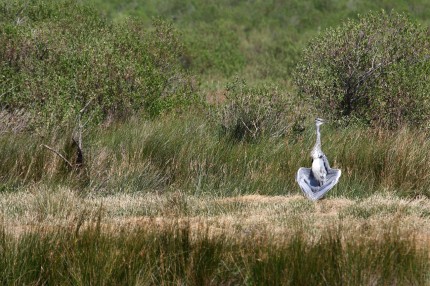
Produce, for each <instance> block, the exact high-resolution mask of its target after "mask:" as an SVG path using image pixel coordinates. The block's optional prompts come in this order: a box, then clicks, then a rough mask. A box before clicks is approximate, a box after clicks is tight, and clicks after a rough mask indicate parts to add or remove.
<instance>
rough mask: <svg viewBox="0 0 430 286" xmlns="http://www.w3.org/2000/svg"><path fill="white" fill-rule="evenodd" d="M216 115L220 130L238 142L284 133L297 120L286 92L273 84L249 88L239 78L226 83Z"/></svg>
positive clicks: (298, 118) (297, 117)
mask: <svg viewBox="0 0 430 286" xmlns="http://www.w3.org/2000/svg"><path fill="white" fill-rule="evenodd" d="M296 113H297V114H296ZM216 117H217V119H218V121H219V123H220V125H221V127H222V131H223V133H224V134H226V135H227V136H228V137H230V138H232V139H235V140H239V141H241V140H246V141H249V140H256V139H261V138H262V137H279V136H283V135H285V134H286V133H287V132H288V131H289V130H291V128H292V127H293V126H294V124H296V123H297V121H298V120H300V117H299V112H298V111H297V109H296V108H294V105H293V103H292V102H291V98H289V97H288V95H286V94H282V93H281V92H280V91H279V90H278V89H277V88H274V87H268V86H257V87H249V86H248V85H247V84H246V82H245V81H244V80H241V79H238V78H236V79H235V80H234V81H232V82H231V83H230V84H228V86H227V90H226V93H225V101H224V103H223V104H222V106H220V107H219V108H218V109H217V111H216Z"/></svg>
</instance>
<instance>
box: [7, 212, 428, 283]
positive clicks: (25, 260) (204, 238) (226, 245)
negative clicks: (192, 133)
mask: <svg viewBox="0 0 430 286" xmlns="http://www.w3.org/2000/svg"><path fill="white" fill-rule="evenodd" d="M154 226H156V227H155V228H154ZM195 227H196V226H194V228H195ZM0 234H1V235H0V254H1V255H0V257H1V258H0V282H1V284H2V285H24V284H25V285H29V284H32V285H46V284H48V285H51V284H55V285H60V284H61V285H112V284H114V285H119V284H121V285H171V284H174V285H178V284H186V285H224V284H228V285H232V284H235V285H238V284H240V285H244V284H246V285H375V284H376V285H393V284H395V285H424V284H425V283H427V282H428V281H426V278H428V277H426V276H425V274H426V273H427V271H428V269H429V268H428V267H429V262H428V253H427V252H426V251H422V250H420V249H419V248H418V247H417V244H416V242H415V240H414V239H413V237H411V236H408V235H405V234H402V233H400V232H398V231H397V230H396V227H395V226H394V227H392V228H390V229H388V230H387V231H386V232H385V233H384V234H383V237H382V238H380V239H375V238H372V237H365V236H363V235H360V234H359V233H354V234H353V236H354V238H353V239H352V237H347V238H345V233H344V232H343V231H342V228H341V227H340V226H334V227H333V229H327V231H326V232H324V233H323V234H322V235H321V236H320V237H310V236H309V235H307V234H306V233H305V232H303V230H300V229H297V230H296V232H295V233H293V234H292V235H291V236H290V237H286V238H285V239H280V240H279V239H278V240H275V239H273V238H272V237H271V236H270V235H269V234H266V235H263V236H257V237H253V236H249V237H243V238H240V239H237V238H236V239H235V238H232V237H229V236H228V235H226V234H218V235H211V234H210V232H209V229H208V228H207V227H205V226H204V225H203V224H199V225H198V226H197V230H194V231H193V227H192V226H191V224H190V223H189V222H187V221H185V222H176V223H172V224H168V225H159V226H157V224H156V223H155V222H154V223H152V224H149V225H147V226H136V227H135V228H134V229H131V230H130V229H119V230H106V229H103V227H102V219H101V216H98V217H95V220H94V221H93V222H90V223H89V225H86V226H81V224H80V223H79V222H77V223H76V224H75V225H72V226H70V227H69V228H57V229H33V230H29V231H28V232H26V233H24V234H22V235H20V236H18V237H17V236H12V235H9V234H8V233H6V231H5V229H4V228H3V229H2V230H1V232H0Z"/></svg>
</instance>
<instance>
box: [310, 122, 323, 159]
mask: <svg viewBox="0 0 430 286" xmlns="http://www.w3.org/2000/svg"><path fill="white" fill-rule="evenodd" d="M316 127H317V139H316V142H315V146H314V148H313V149H312V152H311V157H312V158H313V159H316V158H319V157H320V156H321V152H322V151H321V133H320V127H319V126H318V125H317V126H316Z"/></svg>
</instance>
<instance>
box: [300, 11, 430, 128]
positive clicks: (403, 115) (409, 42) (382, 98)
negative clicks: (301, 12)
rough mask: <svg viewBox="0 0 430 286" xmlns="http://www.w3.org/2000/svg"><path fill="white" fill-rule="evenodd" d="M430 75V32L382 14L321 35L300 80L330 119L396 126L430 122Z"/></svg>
mask: <svg viewBox="0 0 430 286" xmlns="http://www.w3.org/2000/svg"><path fill="white" fill-rule="evenodd" d="M429 71H430V41H429V37H428V34H427V33H426V30H425V29H423V28H422V27H420V26H419V25H417V24H415V23H414V22H412V21H410V20H409V19H408V18H407V17H406V16H405V15H403V14H398V13H395V12H392V13H385V12H384V11H382V12H379V13H369V14H367V15H365V16H362V17H360V18H359V20H357V21H351V20H350V21H347V22H346V23H344V24H343V25H342V26H339V27H337V28H334V29H328V30H327V31H325V32H324V33H322V34H321V35H319V36H318V37H316V38H315V39H314V40H313V41H312V42H311V43H310V44H309V47H308V48H307V49H306V50H305V52H304V56H303V58H302V60H301V62H300V63H299V65H298V67H297V71H296V74H295V80H296V83H297V85H298V87H299V92H300V94H301V95H302V96H303V97H306V98H310V99H313V100H314V104H315V106H316V108H317V109H318V110H319V111H320V112H321V113H322V114H324V116H326V117H331V118H333V119H350V118H358V119H359V120H360V121H363V122H365V123H371V124H372V125H378V126H385V127H390V128H395V127H399V126H401V125H402V124H404V123H407V124H411V125H418V124H422V123H423V122H426V120H428V119H429V117H430V104H429V103H428V94H429V92H430V83H429V80H428V74H429Z"/></svg>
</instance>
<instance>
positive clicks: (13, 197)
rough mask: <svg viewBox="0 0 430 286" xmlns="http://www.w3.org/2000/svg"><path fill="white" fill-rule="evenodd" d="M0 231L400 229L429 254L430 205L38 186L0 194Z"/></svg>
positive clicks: (346, 232)
mask: <svg viewBox="0 0 430 286" xmlns="http://www.w3.org/2000/svg"><path fill="white" fill-rule="evenodd" d="M0 208H1V209H2V217H3V222H4V223H3V224H4V226H5V229H6V231H7V232H9V233H13V234H15V235H19V234H21V233H23V232H27V231H32V230H43V229H52V228H56V227H70V228H76V226H77V225H78V224H82V225H83V226H85V225H86V224H90V223H91V222H92V221H94V219H96V217H97V216H98V215H99V214H101V216H102V227H103V228H104V229H106V230H109V231H112V232H113V233H114V232H116V231H118V230H120V229H132V228H134V227H137V226H139V227H141V226H144V227H148V228H160V227H163V226H166V225H167V226H168V225H172V224H173V223H177V222H183V223H190V225H191V227H192V229H195V230H196V232H198V231H199V230H201V229H202V228H205V229H208V230H209V233H210V234H213V235H221V234H222V235H229V236H231V237H236V238H238V239H240V238H243V237H246V236H255V237H258V236H272V237H274V238H277V237H278V238H280V239H282V238H285V237H288V236H289V235H291V234H293V233H296V232H297V231H298V230H301V231H303V232H304V233H305V235H308V236H309V237H312V238H313V239H315V238H317V237H318V236H319V234H321V233H322V232H323V231H326V230H327V229H330V228H334V227H339V226H340V227H341V228H342V233H343V236H344V237H345V238H348V237H350V238H354V237H355V236H357V235H359V236H361V237H363V236H364V237H366V236H369V239H383V237H382V236H381V237H379V236H378V235H379V234H381V235H382V234H383V233H386V230H387V229H389V228H392V227H393V226H396V229H397V230H398V231H400V232H402V233H407V234H411V233H412V234H413V235H414V236H415V237H416V239H417V240H418V241H419V242H420V245H422V246H424V247H426V248H428V249H430V200H429V199H426V198H417V199H414V200H405V199H401V198H398V197H394V196H389V195H385V196H382V195H374V196H372V197H369V198H367V199H361V200H351V199H346V198H333V199H324V200H321V201H319V202H316V203H312V202H310V201H308V200H307V199H305V198H304V197H302V196H299V195H294V196H261V195H247V196H238V197H214V196H210V195H207V196H200V197H197V196H192V195H187V194H185V193H182V192H179V191H178V192H173V193H168V194H163V195H159V194H155V193H147V194H138V193H135V194H116V195H110V196H101V195H97V194H90V195H87V196H85V197H84V196H82V195H80V194H79V193H77V192H75V191H72V190H70V189H68V188H60V189H58V190H50V189H48V188H46V187H43V186H33V187H31V188H29V189H27V190H25V191H20V192H16V193H3V194H0Z"/></svg>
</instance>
